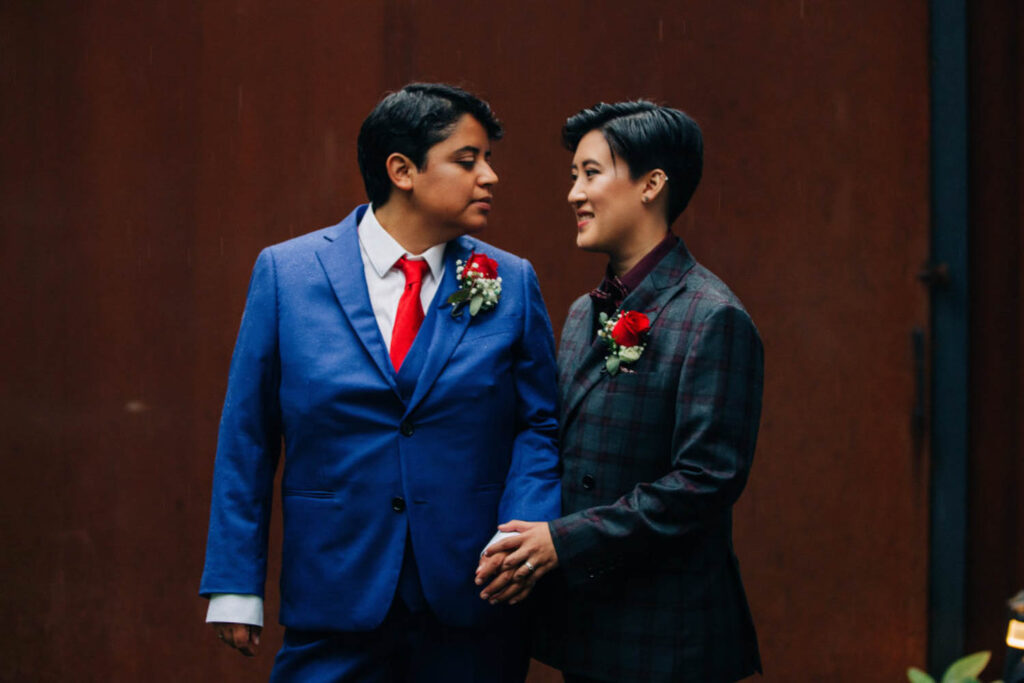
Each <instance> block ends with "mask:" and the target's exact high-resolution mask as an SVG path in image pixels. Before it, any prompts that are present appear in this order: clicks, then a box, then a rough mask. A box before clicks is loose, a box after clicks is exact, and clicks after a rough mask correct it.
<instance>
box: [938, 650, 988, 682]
mask: <svg viewBox="0 0 1024 683" xmlns="http://www.w3.org/2000/svg"><path fill="white" fill-rule="evenodd" d="M991 656H992V653H991V652H989V651H987V650H982V651H981V652H975V653H974V654H972V655H967V656H966V657H961V658H960V659H958V660H956V661H955V662H953V663H952V664H951V665H950V666H949V668H948V669H946V673H945V675H944V676H943V677H942V683H964V682H965V681H966V680H969V679H972V678H977V677H978V675H979V674H981V672H982V671H984V670H985V667H986V666H988V660H989V658H990V657H991Z"/></svg>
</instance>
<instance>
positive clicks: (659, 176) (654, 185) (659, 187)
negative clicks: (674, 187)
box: [641, 168, 668, 204]
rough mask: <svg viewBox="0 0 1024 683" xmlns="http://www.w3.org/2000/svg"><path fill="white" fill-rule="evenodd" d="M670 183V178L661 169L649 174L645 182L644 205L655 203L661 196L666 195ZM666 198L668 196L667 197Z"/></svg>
mask: <svg viewBox="0 0 1024 683" xmlns="http://www.w3.org/2000/svg"><path fill="white" fill-rule="evenodd" d="M667 183H668V176H667V175H665V172H664V171H663V170H661V169H660V168H656V169H654V170H652V171H648V172H647V176H646V177H645V178H644V181H643V187H644V189H643V192H642V199H641V200H642V201H643V203H644V204H650V203H652V202H654V200H656V199H657V198H658V197H659V196H661V195H662V193H664V192H665V191H666V190H665V185H666V184H667ZM665 196H666V197H667V196H668V195H665Z"/></svg>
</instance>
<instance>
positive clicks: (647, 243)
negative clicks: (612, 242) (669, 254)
mask: <svg viewBox="0 0 1024 683" xmlns="http://www.w3.org/2000/svg"><path fill="white" fill-rule="evenodd" d="M666 234H668V225H667V224H666V223H665V222H664V221H660V222H659V223H657V224H654V223H652V224H650V225H644V226H640V227H639V228H638V229H637V230H635V231H634V232H633V235H632V237H633V238H632V239H631V240H630V241H629V243H628V244H624V245H622V246H621V248H619V249H616V250H615V251H613V252H611V253H610V254H608V257H609V261H610V263H609V266H610V267H611V269H612V272H613V273H615V275H617V276H618V277H622V276H623V275H625V274H626V273H628V272H629V271H631V270H632V269H633V267H634V266H636V264H638V263H640V260H641V259H642V258H643V257H644V256H647V254H649V253H650V252H651V250H652V249H654V248H655V247H656V246H658V245H659V244H660V243H661V241H662V240H663V239H665V235H666Z"/></svg>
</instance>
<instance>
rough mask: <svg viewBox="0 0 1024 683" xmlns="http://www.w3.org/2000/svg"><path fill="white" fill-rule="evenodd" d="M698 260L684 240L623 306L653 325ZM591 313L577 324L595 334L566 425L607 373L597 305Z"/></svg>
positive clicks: (573, 384) (575, 381)
mask: <svg viewBox="0 0 1024 683" xmlns="http://www.w3.org/2000/svg"><path fill="white" fill-rule="evenodd" d="M694 263H695V261H694V260H693V257H692V256H690V252H689V251H688V250H687V248H686V245H685V244H683V241H682V240H679V244H678V245H676V248H675V249H673V250H672V251H670V252H669V253H668V254H666V255H665V258H663V259H662V260H661V262H660V263H659V264H658V265H657V266H656V267H655V269H654V270H653V271H651V274H650V275H648V276H647V277H646V278H644V279H643V281H642V282H641V283H640V285H639V286H637V288H636V289H634V290H633V291H632V292H630V293H629V296H627V297H626V299H625V300H624V301H623V302H622V306H621V307H620V309H619V310H623V311H640V312H641V313H644V314H645V315H646V316H647V317H648V319H649V320H650V321H651V329H654V323H655V321H656V320H657V318H658V315H659V314H660V313H661V311H662V309H663V308H664V307H665V304H667V303H668V302H669V300H670V299H672V297H674V296H675V295H676V294H678V293H679V292H680V291H682V290H683V289H685V287H686V279H685V278H686V274H687V273H688V272H689V271H690V269H691V268H693V266H694ZM587 310H588V312H589V314H590V315H589V316H588V317H587V318H586V320H585V321H578V322H585V324H577V325H573V333H574V334H579V333H582V334H586V335H591V339H590V345H589V346H587V347H586V348H587V351H586V352H585V353H584V354H582V360H581V361H580V363H579V365H578V366H577V367H576V369H575V372H573V373H572V374H571V375H570V376H571V380H570V383H569V387H568V391H566V392H564V397H565V408H564V410H563V412H562V416H563V418H562V425H563V427H564V425H565V424H567V423H568V422H569V420H570V419H571V417H572V416H573V414H574V412H575V411H576V410H577V409H578V408H579V405H580V403H581V402H582V401H583V399H584V398H585V397H586V395H587V393H589V392H590V390H591V389H593V388H594V386H595V385H596V384H597V383H598V381H599V380H600V379H601V377H602V376H603V375H604V374H606V373H604V372H603V371H604V359H605V355H606V349H605V345H604V344H602V343H601V342H599V341H598V340H597V335H596V334H594V333H593V331H592V323H591V321H592V320H593V305H592V304H591V305H590V306H589V307H588V308H587ZM585 344H586V342H585V341H582V340H581V341H580V343H577V344H573V347H575V348H583V347H584V346H585Z"/></svg>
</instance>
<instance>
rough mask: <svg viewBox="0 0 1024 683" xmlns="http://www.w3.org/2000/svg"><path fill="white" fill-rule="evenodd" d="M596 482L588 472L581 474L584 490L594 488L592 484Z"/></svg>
mask: <svg viewBox="0 0 1024 683" xmlns="http://www.w3.org/2000/svg"><path fill="white" fill-rule="evenodd" d="M596 483H597V482H595V481H594V478H593V477H592V476H590V475H589V474H584V475H583V488H585V489H586V490H588V491H589V490H590V489H592V488H594V484H596Z"/></svg>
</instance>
